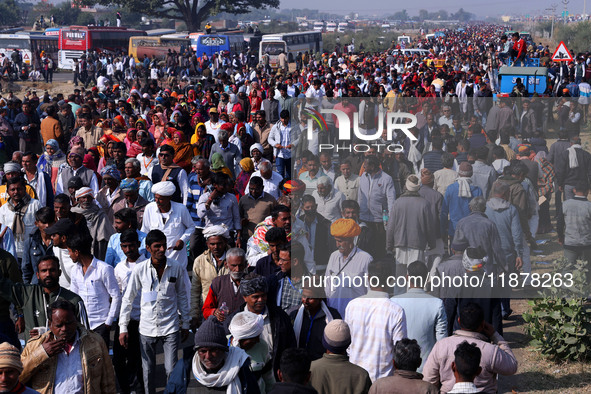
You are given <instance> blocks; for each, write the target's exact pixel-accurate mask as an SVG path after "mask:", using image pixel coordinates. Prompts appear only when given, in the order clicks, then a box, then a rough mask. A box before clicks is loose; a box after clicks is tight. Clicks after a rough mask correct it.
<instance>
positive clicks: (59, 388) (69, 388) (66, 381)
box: [53, 333, 84, 394]
mask: <svg viewBox="0 0 591 394" xmlns="http://www.w3.org/2000/svg"><path fill="white" fill-rule="evenodd" d="M80 344H81V341H80V334H79V333H76V339H75V340H74V344H73V345H72V348H71V349H70V353H69V354H68V353H66V351H65V350H62V351H61V352H59V353H58V355H57V367H56V369H55V382H54V383H55V387H54V391H53V392H54V394H78V393H84V371H83V369H82V358H81V357H80Z"/></svg>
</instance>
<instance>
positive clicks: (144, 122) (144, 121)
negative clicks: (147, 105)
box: [135, 118, 148, 130]
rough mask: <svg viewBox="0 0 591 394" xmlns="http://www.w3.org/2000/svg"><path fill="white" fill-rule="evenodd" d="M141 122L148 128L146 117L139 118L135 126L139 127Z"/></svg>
mask: <svg viewBox="0 0 591 394" xmlns="http://www.w3.org/2000/svg"><path fill="white" fill-rule="evenodd" d="M138 123H141V124H143V125H144V129H145V130H147V129H148V122H146V120H145V119H142V118H139V119H138V120H136V121H135V127H136V128H137V124H138Z"/></svg>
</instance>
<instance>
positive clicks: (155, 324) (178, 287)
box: [119, 259, 190, 337]
mask: <svg viewBox="0 0 591 394" xmlns="http://www.w3.org/2000/svg"><path fill="white" fill-rule="evenodd" d="M186 266H187V265H186V263H185V264H182V263H179V262H178V261H175V260H172V259H166V267H164V272H163V274H162V279H160V280H159V279H158V274H157V273H156V268H154V266H153V265H152V261H151V259H147V260H144V261H140V262H138V263H137V264H136V266H135V267H134V268H133V271H132V272H131V276H130V278H129V282H128V284H127V289H126V290H125V295H124V296H123V301H122V303H121V314H120V315H119V327H120V329H121V333H126V332H127V325H128V324H129V319H130V317H131V310H132V302H133V301H132V300H134V299H135V297H136V295H141V298H140V300H141V301H140V302H141V319H140V326H139V331H140V334H141V335H144V336H148V337H162V336H166V335H170V334H173V333H175V332H177V331H179V323H180V325H181V327H180V328H183V329H189V296H188V294H189V293H188V292H189V291H190V290H189V289H188V288H187V284H188V283H189V276H188V274H187V268H186ZM179 312H180V321H179Z"/></svg>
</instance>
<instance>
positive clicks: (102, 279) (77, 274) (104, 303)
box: [70, 257, 121, 330]
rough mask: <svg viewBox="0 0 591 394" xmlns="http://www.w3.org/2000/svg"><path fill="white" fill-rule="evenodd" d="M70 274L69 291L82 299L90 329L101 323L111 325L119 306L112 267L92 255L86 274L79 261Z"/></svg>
mask: <svg viewBox="0 0 591 394" xmlns="http://www.w3.org/2000/svg"><path fill="white" fill-rule="evenodd" d="M71 274H72V276H71V281H72V283H71V284H70V291H73V292H74V293H76V294H78V295H79V296H80V298H82V301H84V306H85V307H86V311H87V312H88V322H89V323H90V329H91V330H94V329H95V328H97V327H98V326H100V325H101V324H103V323H104V324H106V325H107V326H112V325H113V322H114V321H115V320H116V319H117V315H118V313H119V307H120V306H121V292H120V291H119V285H118V284H117V279H116V278H115V273H114V271H113V267H111V266H110V265H109V264H107V263H105V262H104V261H101V260H99V259H97V258H96V257H93V259H92V263H90V266H89V267H88V269H87V270H86V274H85V273H84V272H83V270H82V264H80V263H76V265H75V266H74V268H73V269H72V272H71ZM109 298H110V299H111V300H110V301H109Z"/></svg>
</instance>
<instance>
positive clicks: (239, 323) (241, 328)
mask: <svg viewBox="0 0 591 394" xmlns="http://www.w3.org/2000/svg"><path fill="white" fill-rule="evenodd" d="M264 326H265V319H264V318H263V316H262V315H257V314H256V313H252V312H248V311H245V312H239V313H237V314H236V315H235V316H234V318H233V319H232V321H231V322H230V326H229V327H228V328H229V329H230V333H231V334H232V337H234V341H239V340H240V339H248V338H256V337H258V336H259V335H261V333H262V332H263V328H264Z"/></svg>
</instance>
